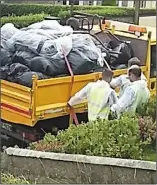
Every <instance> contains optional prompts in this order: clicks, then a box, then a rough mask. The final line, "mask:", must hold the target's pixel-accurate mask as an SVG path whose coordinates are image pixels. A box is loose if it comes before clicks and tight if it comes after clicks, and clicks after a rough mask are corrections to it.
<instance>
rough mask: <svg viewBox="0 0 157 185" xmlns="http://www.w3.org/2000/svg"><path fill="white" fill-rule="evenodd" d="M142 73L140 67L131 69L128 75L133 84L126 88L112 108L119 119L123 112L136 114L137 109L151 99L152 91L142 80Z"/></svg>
mask: <svg viewBox="0 0 157 185" xmlns="http://www.w3.org/2000/svg"><path fill="white" fill-rule="evenodd" d="M141 72H142V71H141V69H140V67H134V68H133V67H132V68H130V69H129V71H128V75H129V80H130V82H131V84H130V85H129V86H127V87H126V89H125V90H124V93H123V94H122V96H121V97H120V98H119V99H118V101H117V103H116V104H114V105H112V107H111V111H112V112H115V113H116V114H117V115H118V117H120V115H121V113H123V112H127V113H129V114H135V112H136V109H137V108H138V107H139V106H140V105H141V104H142V103H146V102H147V101H148V99H149V98H150V91H149V89H148V88H147V85H146V83H145V81H144V80H141Z"/></svg>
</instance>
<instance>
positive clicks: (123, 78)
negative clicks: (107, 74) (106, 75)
mask: <svg viewBox="0 0 157 185" xmlns="http://www.w3.org/2000/svg"><path fill="white" fill-rule="evenodd" d="M140 64H141V61H140V60H139V59H138V58H137V57H134V58H131V59H130V60H129V61H128V68H129V69H131V68H134V67H137V68H139V66H140ZM129 69H128V70H129ZM141 80H143V81H144V82H145V83H146V85H147V79H146V77H145V76H144V74H143V72H142V74H141ZM130 83H131V82H130V80H129V78H128V74H123V75H120V76H119V77H116V78H113V79H112V81H111V83H110V85H111V87H112V88H114V89H115V88H117V87H118V88H120V92H119V97H121V96H122V94H123V93H124V91H125V89H126V87H127V86H128V85H130Z"/></svg>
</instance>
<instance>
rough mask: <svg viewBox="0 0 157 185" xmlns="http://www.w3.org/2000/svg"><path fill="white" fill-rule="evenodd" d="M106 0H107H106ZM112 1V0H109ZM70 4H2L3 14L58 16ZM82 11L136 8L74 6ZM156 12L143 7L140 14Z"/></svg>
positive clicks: (100, 12)
mask: <svg viewBox="0 0 157 185" xmlns="http://www.w3.org/2000/svg"><path fill="white" fill-rule="evenodd" d="M105 1H106V0H105ZM108 1H111V0H108ZM68 10H70V6H65V5H64V6H63V5H52V4H23V3H21V4H1V16H8V15H16V16H22V15H29V14H41V13H45V14H49V15H52V16H58V14H59V12H60V11H68ZM75 10H77V11H82V12H84V13H88V12H90V13H91V14H95V13H96V14H98V15H104V16H108V15H110V16H112V17H116V16H117V15H118V16H124V15H128V16H132V15H133V13H134V9H132V8H119V7H117V6H105V7H104V6H79V5H75V6H74V11H75ZM152 13H153V14H154V15H155V14H156V9H141V10H140V15H144V14H148V15H149V14H151V15H152Z"/></svg>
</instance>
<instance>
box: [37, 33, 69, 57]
mask: <svg viewBox="0 0 157 185" xmlns="http://www.w3.org/2000/svg"><path fill="white" fill-rule="evenodd" d="M67 43H68V44H67ZM71 49H72V38H71V37H68V36H65V37H61V38H57V39H55V40H47V41H45V42H44V44H43V46H42V48H41V51H40V53H41V55H44V56H51V58H53V59H60V58H64V55H66V56H67V55H68V54H69V53H70V51H71Z"/></svg>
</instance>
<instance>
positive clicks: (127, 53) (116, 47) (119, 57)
mask: <svg viewBox="0 0 157 185" xmlns="http://www.w3.org/2000/svg"><path fill="white" fill-rule="evenodd" d="M108 48H110V49H112V51H113V52H114V51H115V54H114V53H110V65H111V66H112V67H114V68H115V67H116V66H119V65H121V64H125V65H127V64H128V60H129V59H130V58H132V57H133V56H134V54H133V50H132V48H131V45H130V44H129V43H127V42H122V43H119V44H117V42H114V41H110V42H109V45H108ZM116 52H120V53H121V54H117V53H116Z"/></svg>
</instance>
